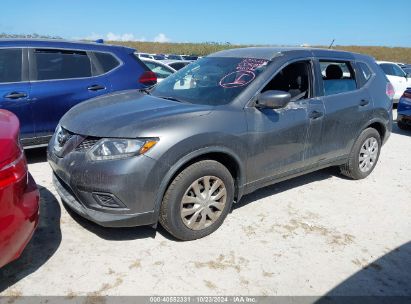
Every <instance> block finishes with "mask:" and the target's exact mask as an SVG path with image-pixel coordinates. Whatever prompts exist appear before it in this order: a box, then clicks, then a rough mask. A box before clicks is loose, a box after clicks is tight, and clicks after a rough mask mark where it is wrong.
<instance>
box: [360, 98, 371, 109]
mask: <svg viewBox="0 0 411 304" xmlns="http://www.w3.org/2000/svg"><path fill="white" fill-rule="evenodd" d="M369 103H370V101H369V100H367V99H361V101H360V107H364V106H366V105H368V104H369Z"/></svg>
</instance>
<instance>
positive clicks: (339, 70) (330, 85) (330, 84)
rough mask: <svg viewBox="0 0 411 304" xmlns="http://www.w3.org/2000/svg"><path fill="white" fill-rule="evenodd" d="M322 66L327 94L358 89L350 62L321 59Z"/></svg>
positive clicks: (325, 93) (325, 92)
mask: <svg viewBox="0 0 411 304" xmlns="http://www.w3.org/2000/svg"><path fill="white" fill-rule="evenodd" d="M320 67H321V74H322V79H323V84H324V95H325V96H327V95H333V94H339V93H344V92H350V91H354V90H356V89H357V82H356V80H355V74H354V69H353V68H352V66H351V64H350V63H349V62H337V61H320Z"/></svg>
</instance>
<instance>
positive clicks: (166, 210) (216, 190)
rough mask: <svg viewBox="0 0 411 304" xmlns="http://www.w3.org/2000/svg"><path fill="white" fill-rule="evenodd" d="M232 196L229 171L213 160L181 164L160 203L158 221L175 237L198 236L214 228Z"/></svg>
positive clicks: (225, 210)
mask: <svg viewBox="0 0 411 304" xmlns="http://www.w3.org/2000/svg"><path fill="white" fill-rule="evenodd" d="M233 200H234V181H233V177H232V176H231V174H230V171H228V169H227V168H226V167H225V166H223V165H222V164H221V163H219V162H217V161H214V160H203V161H199V162H197V163H194V164H192V165H190V166H188V167H187V168H185V169H184V170H183V171H182V172H181V173H180V174H178V175H177V176H176V177H175V178H174V180H173V181H172V182H171V184H170V186H169V187H168V189H167V191H166V193H165V195H164V197H163V201H162V204H161V207H160V216H159V221H160V224H161V225H162V226H163V227H164V229H166V230H167V231H168V232H169V233H170V234H172V235H173V236H174V237H176V238H177V239H179V240H183V241H189V240H195V239H199V238H202V237H204V236H206V235H209V234H211V233H213V232H214V231H215V230H217V229H218V228H219V227H220V226H221V224H222V223H223V221H224V219H225V218H226V216H227V214H228V212H229V211H230V209H231V206H232V203H233Z"/></svg>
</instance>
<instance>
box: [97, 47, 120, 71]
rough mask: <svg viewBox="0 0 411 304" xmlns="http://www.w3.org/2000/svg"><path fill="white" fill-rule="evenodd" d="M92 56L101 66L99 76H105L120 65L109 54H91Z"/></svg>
mask: <svg viewBox="0 0 411 304" xmlns="http://www.w3.org/2000/svg"><path fill="white" fill-rule="evenodd" d="M93 54H94V56H96V58H97V60H98V63H99V64H100V66H101V72H100V73H99V74H105V73H107V72H109V71H111V70H114V69H115V68H116V67H118V66H119V65H120V62H119V61H118V60H117V59H116V57H114V56H113V55H111V54H109V53H100V52H93Z"/></svg>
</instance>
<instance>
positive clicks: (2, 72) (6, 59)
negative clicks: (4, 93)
mask: <svg viewBox="0 0 411 304" xmlns="http://www.w3.org/2000/svg"><path fill="white" fill-rule="evenodd" d="M21 67H22V50H21V49H0V83H6V82H19V81H21Z"/></svg>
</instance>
